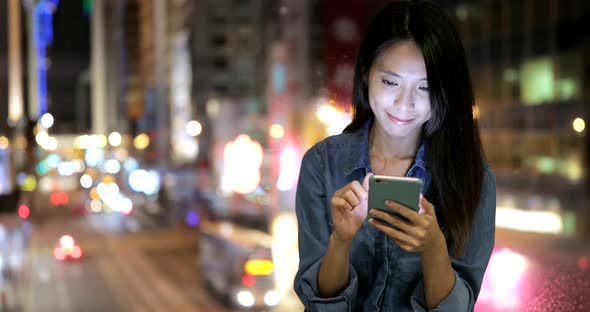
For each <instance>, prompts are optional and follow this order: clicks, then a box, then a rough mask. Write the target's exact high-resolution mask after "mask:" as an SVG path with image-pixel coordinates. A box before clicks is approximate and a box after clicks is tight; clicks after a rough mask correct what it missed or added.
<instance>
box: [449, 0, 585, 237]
mask: <svg viewBox="0 0 590 312" xmlns="http://www.w3.org/2000/svg"><path fill="white" fill-rule="evenodd" d="M445 2H446V3H447V8H448V11H449V13H451V14H452V15H453V16H454V17H455V19H456V22H457V24H458V27H459V30H460V33H461V36H462V38H463V40H464V45H465V49H466V51H467V56H468V59H469V63H470V66H471V73H472V81H473V83H474V87H475V91H476V97H477V100H476V101H477V107H478V112H476V113H477V114H479V120H480V126H481V129H482V137H483V140H484V145H485V151H486V155H487V157H488V161H489V162H490V163H491V165H492V167H493V169H494V171H495V173H496V175H497V185H498V209H499V210H498V223H499V226H503V225H508V226H510V227H516V228H518V227H519V225H517V224H514V221H520V222H522V223H521V225H520V226H521V227H522V228H521V229H525V228H526V229H528V230H533V231H541V232H552V233H560V234H565V235H574V234H581V235H587V237H590V236H588V234H590V227H589V224H588V221H587V220H588V219H589V217H590V212H589V210H588V208H589V206H588V203H589V202H590V201H589V197H588V194H589V193H590V192H589V187H590V183H589V182H590V177H589V172H588V168H589V165H590V162H589V146H590V144H589V143H590V140H589V136H588V134H587V133H588V130H587V129H585V123H586V122H588V120H589V117H590V116H589V114H588V100H589V98H590V94H589V92H588V91H589V87H590V75H588V73H589V72H590V63H589V59H588V55H590V50H589V49H590V41H589V37H588V27H584V26H583V25H584V24H585V22H584V21H587V20H588V17H589V16H588V13H589V12H590V4H589V2H588V1H585V0H569V1H557V0H535V1H531V0H512V1H445ZM511 209H516V210H517V211H526V212H541V213H548V214H546V215H545V217H546V218H545V219H543V218H541V219H538V221H535V220H537V219H535V215H533V214H531V215H528V216H529V217H530V219H529V220H526V218H529V217H525V216H526V215H522V217H516V216H517V214H513V212H514V211H513V210H511ZM551 216H555V217H557V220H558V221H559V222H558V223H556V222H545V221H541V220H552V218H551ZM505 218H510V219H512V220H506V219H505ZM515 219H518V220H515ZM535 222H536V223H537V224H533V223H535Z"/></svg>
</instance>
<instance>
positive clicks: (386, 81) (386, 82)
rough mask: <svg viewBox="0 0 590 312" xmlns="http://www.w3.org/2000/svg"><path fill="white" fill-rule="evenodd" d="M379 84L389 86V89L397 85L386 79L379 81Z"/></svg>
mask: <svg viewBox="0 0 590 312" xmlns="http://www.w3.org/2000/svg"><path fill="white" fill-rule="evenodd" d="M381 82H382V83H383V84H384V85H386V86H391V87H393V86H397V83H395V82H393V81H389V80H387V79H381Z"/></svg>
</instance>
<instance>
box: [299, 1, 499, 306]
mask: <svg viewBox="0 0 590 312" xmlns="http://www.w3.org/2000/svg"><path fill="white" fill-rule="evenodd" d="M352 102H353V108H354V110H353V120H352V122H351V124H350V125H349V126H348V127H347V128H346V129H345V130H344V132H343V133H342V134H340V135H336V136H332V137H329V138H327V139H325V140H323V141H321V142H319V143H317V144H316V145H315V146H313V147H312V148H311V149H310V150H309V151H307V153H306V154H305V156H304V157H303V161H302V166H301V172H300V177H299V184H298V189H297V198H296V211H297V219H298V223H299V256H300V264H299V270H298V272H297V275H296V278H295V290H296V292H297V295H298V296H299V298H300V299H301V301H302V302H303V304H304V305H305V307H306V310H307V311H428V310H431V309H436V311H472V310H473V307H474V304H475V302H476V300H477V296H478V294H479V290H480V287H481V282H482V278H483V274H484V271H485V269H486V266H487V263H488V261H489V258H490V255H491V253H492V248H493V245H494V235H495V208H496V202H495V199H496V188H495V176H494V174H493V172H492V170H491V169H490V167H489V165H488V164H487V163H486V161H485V157H484V153H483V150H482V145H481V141H480V134H479V128H478V125H477V119H476V118H474V115H473V108H474V95H473V90H472V86H471V82H470V76H469V70H468V68H467V61H466V58H465V52H464V49H463V46H462V43H461V40H460V38H459V34H458V33H457V30H456V27H455V26H454V24H453V22H452V20H451V18H450V17H449V16H448V15H447V14H446V13H445V12H444V11H443V10H442V9H441V8H439V7H438V6H436V5H434V4H431V3H428V2H423V1H398V2H394V3H392V4H389V5H387V6H385V7H384V8H383V9H382V10H381V11H380V12H378V14H377V15H376V16H375V17H374V18H373V19H372V21H371V22H370V24H369V26H368V30H367V32H366V34H365V37H364V38H363V41H362V43H361V46H360V50H359V55H358V59H357V63H356V68H355V76H354V90H353V100H352ZM371 174H379V175H387V176H407V177H417V178H420V179H421V180H422V193H423V194H424V196H421V197H420V211H419V212H416V211H414V210H411V209H410V208H407V207H404V206H402V205H399V204H396V203H389V204H388V206H389V207H390V208H392V209H393V210H394V211H397V212H399V213H400V214H401V215H402V216H404V217H405V218H400V217H396V216H394V215H393V214H389V213H387V212H383V211H380V210H374V209H371V208H374V207H367V197H368V183H367V181H368V177H369V176H370V175H371ZM367 214H369V215H371V216H373V217H375V218H379V219H380V220H382V221H381V222H380V221H377V220H375V219H370V221H369V222H365V220H366V217H367Z"/></svg>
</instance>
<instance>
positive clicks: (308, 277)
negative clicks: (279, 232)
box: [294, 120, 496, 312]
mask: <svg viewBox="0 0 590 312" xmlns="http://www.w3.org/2000/svg"><path fill="white" fill-rule="evenodd" d="M371 124H372V120H369V121H367V122H366V123H365V125H364V126H363V127H362V129H359V130H358V131H356V132H352V133H343V134H340V135H336V136H331V137H328V138H326V139H325V140H323V141H321V142H319V143H317V144H316V145H314V146H313V147H312V148H311V149H309V150H308V151H307V152H306V153H305V155H304V157H303V161H302V164H301V172H300V176H299V181H298V186H297V195H296V204H295V205H296V213H297V221H298V226H299V258H300V259H299V260H300V262H299V269H298V272H297V274H296V276H295V283H294V286H295V292H296V293H297V296H298V297H299V299H300V300H301V301H302V303H303V304H304V305H305V310H306V311H338V312H342V311H427V310H428V308H427V306H426V300H425V293H424V282H423V279H422V266H421V259H420V255H419V254H418V253H409V252H406V251H404V250H403V249H401V248H400V247H399V246H398V245H397V244H396V243H395V241H393V240H392V239H391V238H389V237H388V236H387V235H385V234H384V233H383V232H381V231H379V230H377V229H376V228H374V227H373V226H370V225H369V224H367V223H366V222H365V223H364V224H363V225H362V227H361V228H360V230H359V231H358V233H357V235H356V236H355V238H354V240H353V242H352V247H351V251H350V268H349V284H348V286H347V287H346V288H345V289H344V290H343V291H342V292H341V293H340V294H339V295H338V296H336V297H333V298H320V297H319V295H318V294H319V292H318V285H317V280H318V273H319V269H320V264H321V262H322V259H323V257H324V255H325V253H326V250H327V247H328V244H329V241H330V234H331V233H332V231H333V229H334V225H333V223H332V216H331V205H330V202H331V199H332V196H333V194H334V192H335V191H336V190H338V189H340V188H342V187H343V186H345V185H346V184H348V183H350V182H352V181H353V180H357V181H359V182H361V181H362V180H363V178H364V177H365V175H366V174H367V173H368V172H370V171H371V166H370V160H369V155H368V134H369V129H370V126H371ZM484 167H485V169H484V178H483V188H482V192H481V198H480V203H479V206H478V207H477V209H476V211H475V216H474V220H473V222H474V223H473V227H472V232H471V236H470V240H469V242H468V243H467V245H466V249H465V252H464V254H463V256H461V257H454V256H453V253H452V250H450V249H449V255H450V258H451V259H450V260H451V264H452V267H453V270H454V272H455V284H454V286H453V289H452V290H451V292H450V293H449V295H448V296H447V297H446V298H445V299H444V300H443V301H442V302H441V303H440V304H439V305H438V306H437V307H436V308H435V309H432V310H430V311H453V312H461V311H472V310H473V307H474V304H475V301H476V299H477V296H478V294H479V290H480V287H481V282H482V279H483V274H484V271H485V269H486V266H487V264H488V261H489V259H490V256H491V253H492V248H493V246H494V238H495V213H496V181H495V176H494V174H493V172H492V170H491V169H490V167H489V166H488V165H487V164H485V166H484ZM406 176H409V177H417V178H420V179H421V180H422V182H423V183H422V185H423V187H422V193H423V194H424V193H426V190H427V189H428V186H429V183H430V181H431V174H430V173H429V171H428V166H427V164H426V163H425V160H424V143H423V144H421V145H420V147H419V149H418V152H417V153H416V157H415V160H414V163H413V165H412V166H411V168H410V169H409V170H408V172H407V174H406ZM435 210H436V213H437V215H439V216H440V214H441V213H444V209H440V208H439V207H436V208H435ZM438 219H439V220H440V219H441V218H440V217H439V218H438ZM440 225H441V227H443V226H444V224H440Z"/></svg>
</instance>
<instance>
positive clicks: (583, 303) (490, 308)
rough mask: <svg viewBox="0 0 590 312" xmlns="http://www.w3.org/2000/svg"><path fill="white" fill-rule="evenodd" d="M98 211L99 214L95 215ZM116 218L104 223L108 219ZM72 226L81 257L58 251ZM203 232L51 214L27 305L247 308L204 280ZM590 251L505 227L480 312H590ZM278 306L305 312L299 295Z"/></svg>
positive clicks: (34, 254)
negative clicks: (124, 226)
mask: <svg viewBox="0 0 590 312" xmlns="http://www.w3.org/2000/svg"><path fill="white" fill-rule="evenodd" d="M94 217H97V216H94ZM108 217H109V216H108V215H102V216H98V218H99V219H97V220H94V221H93V222H94V223H95V224H100V223H102V226H106V225H105V224H107V223H108V222H109V221H108V220H106V219H107V218H108ZM64 233H68V234H70V235H72V236H73V237H76V240H77V242H78V243H79V244H80V245H81V246H84V254H83V256H82V258H81V259H80V260H76V261H65V262H61V261H58V260H56V259H55V258H54V256H53V248H54V247H55V245H56V241H57V239H58V238H59V237H60V236H61V235H63V234H64ZM197 238H198V232H197V231H195V230H192V229H187V228H170V227H152V228H148V229H146V230H142V231H140V232H130V231H119V232H108V231H105V230H104V227H103V228H102V229H101V228H97V227H96V226H92V223H91V222H90V220H89V219H88V218H79V217H69V218H51V219H48V220H46V221H44V222H43V223H40V224H38V225H35V226H34V230H33V234H32V237H31V240H30V248H29V251H28V253H29V257H28V260H27V261H26V264H25V266H26V267H27V269H26V273H25V278H24V280H23V284H22V286H21V290H20V291H21V294H20V295H22V296H23V297H24V298H26V300H25V302H26V305H25V306H24V309H23V310H24V311H239V310H238V309H232V308H230V307H228V306H227V305H225V304H223V303H222V300H221V299H220V298H219V297H217V296H214V295H212V293H211V292H210V290H208V289H206V288H205V286H204V284H203V281H202V272H200V271H199V269H198V268H199V264H198V261H199V257H198V252H197V250H198V249H197V248H196V246H197V244H198V239H197ZM589 259H590V248H589V247H588V246H587V245H579V244H576V243H574V242H569V243H567V242H566V243H564V241H563V240H556V239H555V238H553V237H548V236H543V235H539V234H532V235H531V234H526V233H518V232H514V231H509V230H498V234H497V243H496V248H495V251H494V255H493V256H492V260H491V262H490V265H489V267H488V271H487V273H486V277H485V278H484V284H483V287H482V290H481V293H480V298H479V302H478V304H477V307H476V310H475V311H477V312H495V311H498V312H500V311H506V312H508V311H510V312H513V311H514V312H517V311H531V312H533V311H534V312H541V311H563V312H565V311H572V312H574V311H588V310H590V265H589V262H588V260H589ZM273 311H302V307H301V305H300V304H299V303H298V302H297V299H296V298H294V297H293V296H291V297H290V298H286V299H285V300H284V302H283V303H281V304H280V305H278V306H277V307H275V308H274V309H273Z"/></svg>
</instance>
